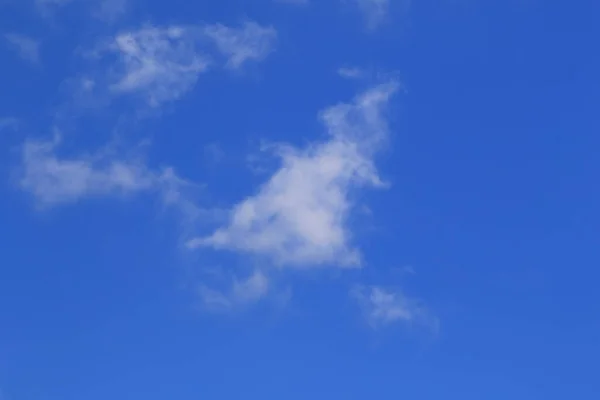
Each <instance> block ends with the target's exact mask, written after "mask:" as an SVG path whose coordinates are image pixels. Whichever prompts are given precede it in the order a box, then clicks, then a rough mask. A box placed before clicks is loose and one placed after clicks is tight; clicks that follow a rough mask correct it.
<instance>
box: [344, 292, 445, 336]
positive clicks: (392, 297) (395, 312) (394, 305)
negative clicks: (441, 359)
mask: <svg viewBox="0 0 600 400" xmlns="http://www.w3.org/2000/svg"><path fill="white" fill-rule="evenodd" d="M351 295H352V296H353V297H354V298H355V299H356V300H357V301H358V302H359V305H360V306H361V308H362V309H363V312H364V315H365V317H366V319H367V321H368V322H369V324H370V325H371V326H372V327H373V328H378V327H382V326H386V325H389V324H392V323H395V322H406V323H413V322H424V323H427V324H431V323H433V324H435V322H436V321H435V319H433V318H432V317H430V316H429V315H428V313H427V311H426V309H425V308H424V307H423V306H422V305H420V304H419V302H418V301H416V300H414V299H411V298H409V297H407V296H406V295H404V293H402V292H401V291H399V290H395V291H394V290H386V289H384V288H382V287H379V286H371V287H364V286H359V287H357V288H355V289H354V290H353V291H352V292H351Z"/></svg>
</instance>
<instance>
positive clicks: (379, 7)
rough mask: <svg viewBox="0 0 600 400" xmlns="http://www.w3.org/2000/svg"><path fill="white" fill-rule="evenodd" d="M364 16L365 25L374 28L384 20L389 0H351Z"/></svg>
mask: <svg viewBox="0 0 600 400" xmlns="http://www.w3.org/2000/svg"><path fill="white" fill-rule="evenodd" d="M352 1H353V2H355V3H356V5H357V6H358V7H359V9H360V11H361V12H362V13H363V14H364V16H365V21H366V23H367V26H368V27H369V28H371V29H373V28H376V27H377V26H379V25H380V24H381V23H382V22H384V21H385V19H386V18H387V15H388V13H389V9H390V0H352Z"/></svg>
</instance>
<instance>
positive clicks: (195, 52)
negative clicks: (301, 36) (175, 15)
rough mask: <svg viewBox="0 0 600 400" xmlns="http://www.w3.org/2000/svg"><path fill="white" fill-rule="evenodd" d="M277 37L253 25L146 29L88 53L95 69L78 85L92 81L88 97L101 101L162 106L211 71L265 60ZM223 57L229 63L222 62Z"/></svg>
mask: <svg viewBox="0 0 600 400" xmlns="http://www.w3.org/2000/svg"><path fill="white" fill-rule="evenodd" d="M276 37H277V33H276V31H275V30H274V29H273V28H272V27H262V26H260V25H258V24H257V23H254V22H246V23H245V24H244V25H242V26H241V27H239V28H232V27H227V26H225V25H221V24H215V25H198V26H194V25H186V26H183V25H171V26H150V25H147V26H145V27H143V28H141V29H137V30H130V31H124V32H121V33H119V34H118V35H116V36H114V37H111V38H109V39H107V40H105V41H103V42H102V43H101V44H100V45H99V46H98V47H97V48H95V49H94V50H93V51H90V52H88V53H86V54H87V55H88V61H91V62H92V65H91V70H90V71H89V72H88V74H87V75H85V76H84V78H82V79H79V81H84V82H87V83H88V85H87V87H88V89H89V90H86V93H87V94H91V95H94V96H96V97H99V98H102V97H103V94H104V97H108V98H111V97H114V96H122V95H134V96H137V97H140V98H142V99H143V100H144V101H145V102H146V103H147V104H148V105H149V106H150V107H153V108H157V107H158V106H160V105H163V104H165V103H167V102H172V101H174V100H177V99H179V98H181V97H182V96H183V95H185V94H186V93H188V92H189V91H190V90H191V89H192V88H193V87H194V86H195V85H196V83H197V81H198V78H199V76H200V75H201V74H203V73H206V72H208V71H209V70H210V69H211V67H212V68H213V69H214V68H218V67H219V66H223V67H226V68H230V69H237V68H241V67H242V66H243V65H244V64H246V63H247V62H250V61H260V60H262V59H264V58H265V57H266V56H267V55H268V54H269V53H270V52H271V51H272V50H273V46H274V42H275V39H276ZM213 45H214V46H213ZM214 47H216V50H217V51H216V52H215V49H214ZM222 56H225V57H226V60H225V61H223V62H219V61H218V58H219V57H222ZM78 87H80V89H81V85H79V86H78ZM79 92H81V90H80V91H79ZM80 94H81V93H80Z"/></svg>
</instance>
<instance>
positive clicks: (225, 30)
mask: <svg viewBox="0 0 600 400" xmlns="http://www.w3.org/2000/svg"><path fill="white" fill-rule="evenodd" d="M204 33H205V34H206V35H207V36H208V37H209V38H211V39H212V40H213V41H214V42H215V44H216V46H217V48H218V49H219V51H220V52H221V53H223V54H224V55H225V56H226V57H227V58H228V59H227V64H226V65H227V67H228V68H232V69H237V68H240V67H241V66H242V65H244V64H245V63H246V62H248V61H260V60H262V59H264V58H265V57H266V56H267V55H268V54H269V53H270V52H271V51H272V50H273V49H274V46H275V42H276V40H277V31H276V30H275V29H274V28H273V27H271V26H266V27H265V26H261V25H259V24H257V23H255V22H246V23H244V24H243V25H242V27H241V28H230V27H227V26H225V25H222V24H214V25H208V26H206V27H205V28H204Z"/></svg>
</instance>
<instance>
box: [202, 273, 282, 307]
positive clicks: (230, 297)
mask: <svg viewBox="0 0 600 400" xmlns="http://www.w3.org/2000/svg"><path fill="white" fill-rule="evenodd" d="M269 286H270V284H269V278H268V277H267V276H266V275H265V274H264V273H262V272H261V271H258V270H256V271H254V272H253V273H252V274H251V275H250V276H248V277H247V278H245V279H242V280H239V279H237V278H234V280H233V283H232V285H231V288H230V289H229V290H227V291H220V290H216V289H213V288H211V287H209V286H207V285H201V286H200V288H199V294H200V299H201V300H202V302H203V303H204V305H205V306H206V307H207V308H208V309H210V310H212V311H228V310H231V309H234V308H236V307H240V306H244V305H248V304H252V303H256V302H257V301H259V300H260V299H261V298H263V297H264V296H266V295H267V293H268V292H269Z"/></svg>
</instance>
